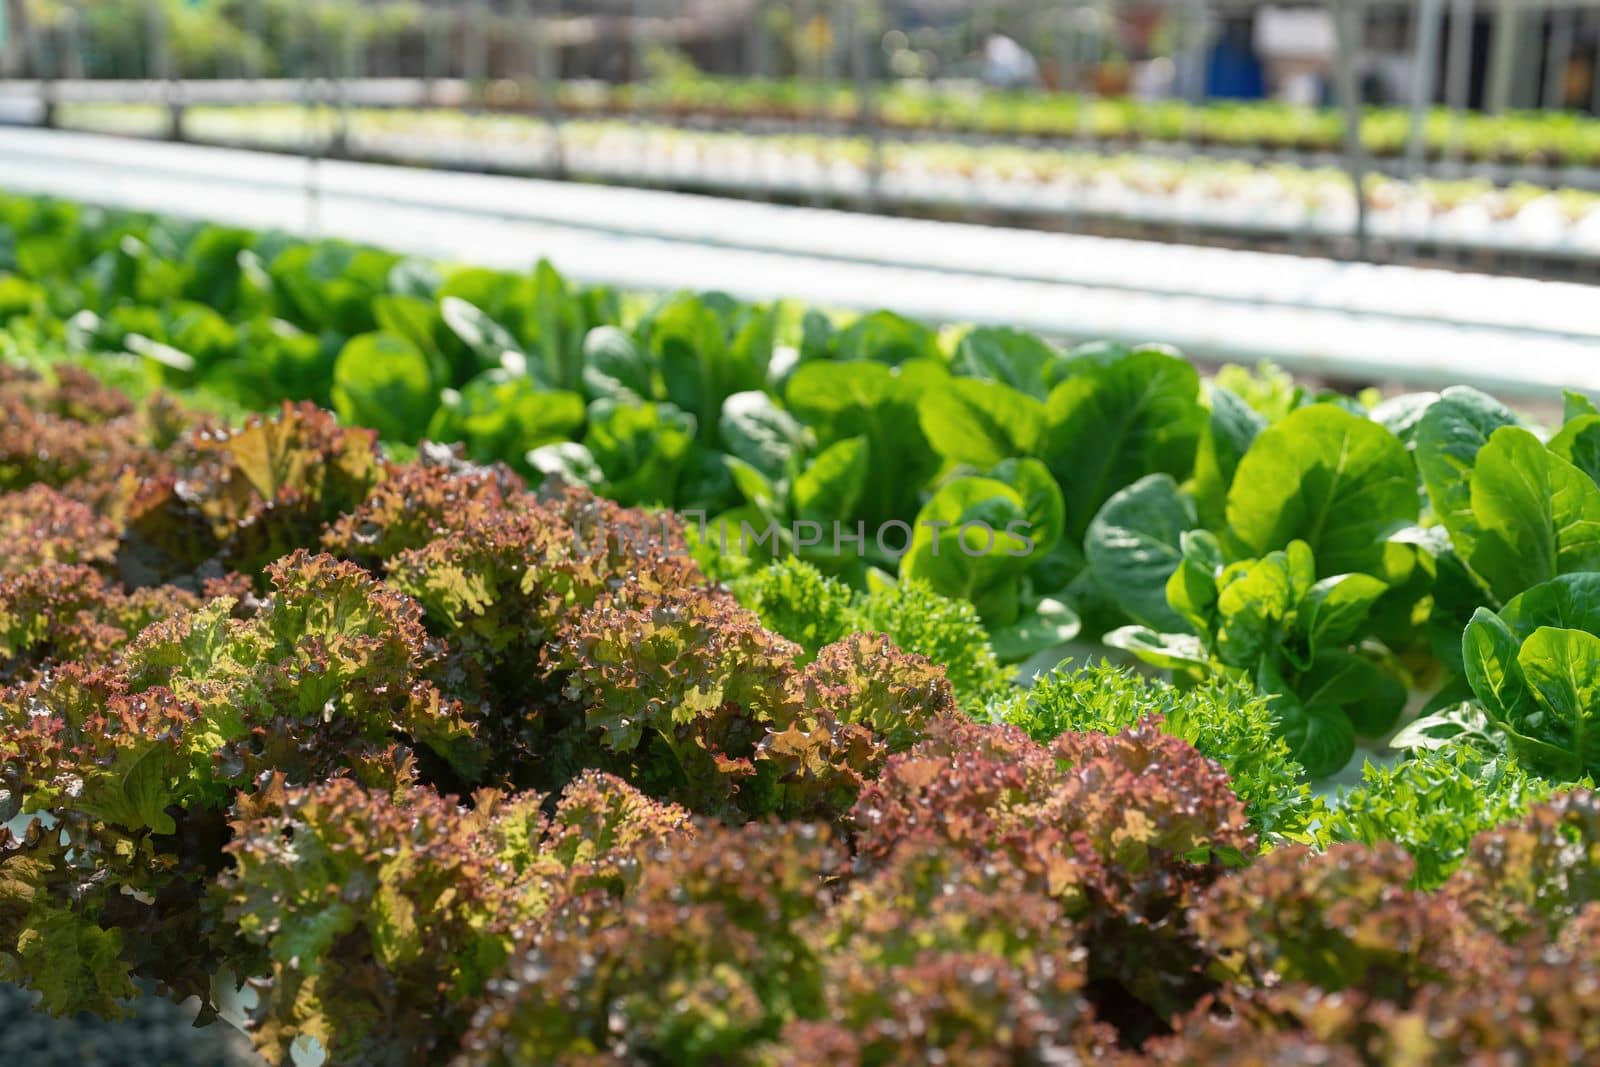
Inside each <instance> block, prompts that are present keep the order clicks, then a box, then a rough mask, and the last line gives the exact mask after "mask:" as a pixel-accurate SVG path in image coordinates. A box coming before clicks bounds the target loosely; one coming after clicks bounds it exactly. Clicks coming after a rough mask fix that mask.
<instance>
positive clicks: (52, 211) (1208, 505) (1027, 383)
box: [0, 198, 1600, 783]
mask: <svg viewBox="0 0 1600 1067" xmlns="http://www.w3.org/2000/svg"><path fill="white" fill-rule="evenodd" d="M0 220H3V221H0V227H3V229H0V235H3V239H0V269H3V270H4V271H5V272H6V273H4V274H3V275H0V319H3V321H4V322H5V323H6V328H7V330H8V332H9V336H10V338H11V340H10V341H9V344H10V346H11V347H12V348H13V349H14V350H16V351H17V352H34V353H38V352H63V351H64V352H66V353H67V354H68V355H69V356H75V357H78V358H84V359H89V360H92V361H94V362H95V365H96V366H98V367H100V368H101V369H102V370H104V371H106V372H108V373H111V372H115V373H118V374H120V375H122V376H123V378H124V380H128V381H131V382H135V383H139V384H140V385H141V387H147V386H148V385H149V384H150V382H151V381H154V382H156V383H158V384H162V385H165V386H168V387H174V388H180V389H186V390H189V391H191V392H192V393H195V394H196V395H200V396H202V397H205V398H206V401H207V402H208V403H213V404H216V405H221V406H223V407H229V406H231V407H236V408H245V409H250V408H257V409H259V408H266V407H270V406H271V405H273V404H276V403H277V402H279V401H281V400H284V399H290V400H309V401H312V402H314V403H317V404H320V405H327V406H331V408H332V409H333V410H334V411H336V412H337V413H338V414H339V416H340V417H341V419H342V420H343V421H344V422H345V423H347V424H349V425H363V426H369V427H372V428H374V429H376V430H377V431H378V432H379V434H380V436H381V437H382V438H383V439H384V440H386V441H389V442H395V443H399V444H403V445H410V444H414V443H416V442H418V441H421V440H423V439H431V440H436V441H444V442H459V443H460V444H461V445H462V446H463V447H464V449H465V454H466V456H467V457H468V458H469V459H471V460H473V461H477V462H491V461H503V462H506V463H508V464H509V465H510V466H511V467H512V468H513V469H515V470H517V471H518V473H520V474H521V475H523V476H524V477H526V478H528V479H530V480H531V481H533V482H535V483H537V482H539V481H541V480H544V479H552V478H556V479H559V480H561V481H564V482H566V483H568V484H577V485H582V486H585V487H587V488H590V489H592V490H594V491H596V492H597V493H599V494H601V495H603V496H605V497H607V498H609V499H612V500H614V501H616V502H618V503H620V504H622V505H625V506H647V507H652V508H670V509H675V510H677V511H679V512H681V513H691V512H693V513H699V514H701V515H703V516H708V517H709V521H707V522H705V523H702V524H700V525H697V526H696V528H695V529H694V530H692V531H691V542H692V545H693V547H694V550H695V554H696V557H697V559H698V560H699V562H700V564H701V566H702V567H703V568H704V569H706V570H707V571H708V573H710V574H711V575H712V576H713V577H716V578H719V579H734V578H737V577H738V576H739V575H740V574H743V573H746V572H748V571H750V570H751V569H754V568H756V567H758V566H759V565H761V564H762V563H764V562H766V561H767V560H768V559H770V558H775V557H783V556H789V555H793V556H796V557H797V558H799V559H802V560H805V561H807V562H809V563H811V564H813V565H815V566H816V567H818V568H819V569H821V570H822V571H823V572H825V573H826V574H828V575H829V576H830V577H832V578H835V579H837V580H838V581H840V582H843V583H844V585H846V586H848V587H850V588H853V589H857V590H869V589H873V588H880V587H885V586H889V585H892V584H893V583H894V582H895V581H897V580H902V581H903V580H914V581H916V582H919V583H924V584H926V585H927V586H928V587H929V588H931V589H932V591H934V592H935V593H938V594H940V595H942V596H946V597H952V598H955V599H959V600H968V601H970V602H971V604H972V606H973V608H974V609H975V610H976V612H977V614H978V616H979V617H980V618H981V620H982V622H983V624H984V627H985V628H986V629H987V631H988V633H989V636H990V642H991V644H992V646H993V647H994V650H995V652H996V654H997V655H998V656H999V658H1000V659H1001V660H1002V661H1003V662H1016V661H1020V660H1024V659H1026V658H1027V657H1029V656H1030V655H1034V654H1038V653H1041V652H1042V651H1043V650H1048V649H1050V648H1053V647H1056V646H1058V645H1059V644H1060V643H1061V642H1062V641H1064V640H1066V639H1069V638H1071V637H1073V636H1074V635H1076V634H1077V633H1078V632H1079V631H1080V630H1082V632H1083V633H1084V635H1085V636H1087V637H1093V638H1099V637H1101V636H1104V637H1105V640H1106V641H1107V642H1108V643H1109V644H1111V645H1114V646H1117V647H1120V648H1123V649H1126V650H1128V651H1130V652H1131V653H1133V654H1134V655H1137V656H1139V657H1140V658H1143V659H1145V660H1147V661H1149V662H1150V663H1152V664H1154V665H1156V666H1158V667H1161V668H1166V669H1171V670H1172V671H1173V672H1174V673H1175V674H1176V675H1177V676H1178V678H1179V679H1180V680H1181V681H1183V682H1185V683H1191V682H1206V681H1227V680H1231V679H1241V678H1242V679H1246V680H1248V681H1249V682H1250V683H1251V684H1253V685H1255V686H1256V687H1257V688H1258V689H1260V690H1261V691H1262V692H1264V693H1266V694H1267V695H1268V696H1269V697H1270V698H1271V699H1272V702H1273V705H1272V707H1273V714H1274V717H1275V720H1276V721H1277V723H1278V729H1279V732H1280V733H1281V734H1282V736H1284V737H1285V739H1286V740H1287V741H1288V744H1289V746H1290V750H1291V752H1292V754H1293V755H1294V757H1295V758H1296V760H1298V761H1299V762H1300V763H1301V764H1302V765H1304V766H1305V767H1306V768H1307V770H1308V771H1309V773H1310V774H1311V775H1313V776H1322V775H1326V774H1329V773H1332V772H1334V771H1337V770H1339V769H1340V768H1341V767H1343V766H1345V765H1346V764H1347V763H1348V762H1349V761H1350V760H1351V758H1352V755H1353V753H1355V752H1356V750H1357V746H1358V741H1361V740H1366V741H1369V742H1379V741H1382V740H1384V739H1387V738H1388V737H1389V735H1390V734H1391V733H1392V732H1393V731H1394V730H1395V729H1396V728H1397V726H1399V725H1401V724H1402V720H1403V718H1404V716H1405V713H1406V711H1407V706H1408V695H1415V694H1421V695H1422V697H1423V698H1424V699H1425V700H1426V706H1425V707H1423V708H1422V709H1421V710H1422V712H1423V716H1424V717H1423V719H1422V721H1421V722H1420V723H1414V724H1412V725H1411V726H1410V727H1409V728H1407V729H1406V730H1405V732H1404V733H1403V734H1402V736H1401V738H1400V740H1401V741H1402V743H1404V744H1407V745H1410V746H1412V747H1418V746H1420V747H1429V746H1437V745H1442V744H1443V745H1452V746H1466V747H1470V748H1471V749H1473V750H1474V751H1475V752H1477V753H1478V754H1479V755H1480V756H1481V757H1482V758H1484V759H1490V760H1497V759H1501V758H1506V759H1513V760H1515V761H1516V762H1518V763H1519V764H1522V765H1525V766H1527V767H1528V769H1530V770H1532V771H1534V772H1536V773H1538V774H1540V775H1541V776H1544V777H1546V778H1548V779H1549V780H1551V781H1554V782H1558V783H1567V782H1575V781H1579V780H1581V779H1583V778H1584V777H1586V776H1590V775H1593V774H1594V773H1595V771H1596V769H1597V768H1600V729H1596V718H1595V716H1596V714H1597V711H1596V709H1595V707H1594V706H1593V703H1592V702H1591V700H1590V699H1589V690H1588V688H1587V687H1586V683H1585V681H1584V677H1583V675H1582V674H1581V672H1580V673H1574V671H1573V670H1572V669H1570V668H1574V667H1579V666H1582V665H1583V664H1584V663H1585V662H1586V661H1587V660H1588V659H1591V658H1592V657H1588V656H1587V649H1588V648H1589V645H1590V643H1593V642H1596V641H1600V637H1596V634H1597V633H1600V625H1597V619H1596V618H1592V617H1590V616H1589V615H1588V614H1585V613H1583V612H1579V611H1574V610H1570V609H1569V605H1571V604H1575V603H1576V604H1582V603H1584V602H1585V600H1586V596H1585V590H1586V588H1587V583H1589V582H1591V581H1593V578H1592V574H1593V573H1594V572H1595V571H1597V570H1600V521H1597V520H1600V485H1597V484H1596V480H1595V479H1596V475H1597V474H1600V450H1597V449H1600V445H1597V442H1600V412H1597V410H1596V408H1595V406H1594V405H1593V403H1592V402H1590V401H1589V400H1588V399H1587V398H1585V397H1582V396H1579V395H1576V394H1574V395H1572V396H1570V397H1569V398H1568V401H1567V409H1566V413H1565V417H1564V420H1563V423H1562V425H1561V426H1560V427H1559V428H1557V429H1556V430H1555V431H1554V432H1553V433H1551V432H1548V431H1545V430H1541V429H1538V428H1535V427H1529V426H1527V425H1524V424H1523V422H1522V420H1521V419H1519V417H1518V416H1517V415H1516V414H1515V413H1514V412H1512V411H1511V410H1509V409H1507V408H1506V407H1505V406H1503V405H1501V404H1499V403H1498V402H1496V401H1495V400H1493V399H1492V398H1490V397H1488V396H1486V395H1484V394H1482V393H1479V392H1477V391H1474V390H1471V389H1466V388H1454V389H1448V390H1445V391H1444V392H1443V393H1442V394H1434V393H1419V394H1408V395H1403V396H1398V397H1393V398H1391V399H1388V400H1386V401H1383V402H1381V403H1378V402H1375V401H1374V400H1373V398H1370V397H1369V398H1365V399H1362V398H1350V397H1346V396H1341V395H1338V394H1332V393H1320V394H1314V393H1307V392H1306V391H1304V390H1301V389H1298V388H1296V387H1294V386H1293V384H1292V383H1290V382H1288V381H1286V380H1285V379H1283V378H1282V377H1281V376H1274V375H1270V374H1268V375H1264V376H1261V377H1252V376H1250V375H1248V374H1242V373H1235V374H1231V375H1228V376H1226V377H1222V376H1219V377H1218V378H1217V379H1213V380H1210V381H1202V380H1201V378H1200V376H1199V375H1198V374H1197V373H1196V371H1195V369H1194V368H1193V367H1192V366H1191V365H1190V364H1189V363H1187V362H1186V361H1185V360H1183V359H1182V358H1181V357H1180V356H1179V355H1178V354H1176V353H1174V352H1172V351H1170V350H1166V349H1162V348H1160V347H1156V346H1145V347H1138V348H1128V347H1123V346H1117V345H1103V344H1102V345H1089V346H1084V347H1081V348H1078V349H1074V350H1072V351H1069V352H1065V353H1063V352H1060V351H1058V350H1057V349H1055V348H1053V347H1051V346H1050V345H1048V344H1046V343H1045V342H1043V341H1041V340H1040V339H1038V338H1036V337H1033V336H1030V335H1027V334H1024V333H1020V332H1017V331H1012V330H1006V329H1000V328H981V329H973V330H967V331H945V332H937V331H934V330H932V329H930V328H928V327H926V326H924V325H922V324H920V323H917V322H913V321H911V320H908V319H905V318H902V317H900V316H897V315H895V314H893V313H891V312H886V311H885V312H876V313H872V314H867V315H863V316H860V317H857V318H855V319H853V320H850V321H843V320H841V319H839V318H836V317H832V316H829V315H827V314H824V313H822V312H819V311H815V310H810V311H804V312H802V311H800V310H799V309H797V308H794V307H792V306H789V305H759V304H749V303H742V302H739V301H736V300H733V299H731V298H729V297H726V296H722V295H718V294H679V295H675V296H670V297H667V298H663V299H658V300H657V299H645V298H640V297H636V296H625V295H622V294H618V293H615V292H612V291H609V290H606V289H601V288H588V287H581V286H576V285H573V284H572V283H570V282H568V281H567V280H565V279H564V278H562V277H561V276H560V275H559V274H558V273H557V272H556V270H555V269H554V268H553V267H551V266H550V265H549V264H545V263H541V264H539V266H538V267H537V268H536V269H534V270H532V271H531V272H529V273H526V274H518V273H510V272H503V271H493V270H486V269H481V268H472V267H462V268H441V267H440V266H438V265H435V264H431V263H426V262H421V261H418V260H415V259H410V258H405V257H401V256H397V255H394V254H391V253H387V252H383V251H380V250H377V249H372V248H362V247H353V246H349V245H344V244H339V243H335V242H326V241H325V242H315V243H306V242H302V241H298V240H295V239H291V238H289V237H286V236H284V235H281V234H255V233H250V232H247V231H243V230H237V229H226V228H219V227H215V226H205V225H199V224H194V223H180V222H175V221H171V220H161V219H154V218H150V217H145V216H136V215H127V214H119V213H108V212H104V211H100V210H97V209H91V208H84V207H80V206H77V205H72V204H66V203H59V202H46V201H38V200H31V199H25V198H10V199H6V200H4V201H0ZM747 531H748V532H754V533H756V534H757V536H755V537H752V536H748V535H747ZM797 531H798V532H799V533H798V534H797ZM1469 624H1470V626H1469ZM1464 635H1465V636H1464ZM1411 710H1416V709H1415V707H1414V706H1413V707H1412V709H1411Z"/></svg>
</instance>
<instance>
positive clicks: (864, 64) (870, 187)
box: [849, 0, 883, 211]
mask: <svg viewBox="0 0 1600 1067" xmlns="http://www.w3.org/2000/svg"><path fill="white" fill-rule="evenodd" d="M849 10H850V23H851V25H850V62H851V66H853V67H854V68H855V82H856V123H857V127H858V132H859V133H860V135H861V136H862V137H863V138H865V139H866V142H867V190H866V195H865V197H864V198H863V201H862V205H861V206H862V207H864V208H865V209H866V210H868V211H876V210H877V208H878V193H879V186H880V184H881V183H882V180H883V138H882V131H881V130H880V129H879V125H878V101H877V97H876V95H875V94H874V93H873V84H872V83H873V76H872V42H873V41H874V40H876V39H877V38H878V36H879V34H878V32H877V31H878V29H879V28H880V26H879V20H878V18H877V14H878V13H877V10H876V9H875V7H874V6H873V0H852V3H851V6H850V8H849Z"/></svg>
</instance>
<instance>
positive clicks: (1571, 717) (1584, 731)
mask: <svg viewBox="0 0 1600 1067" xmlns="http://www.w3.org/2000/svg"><path fill="white" fill-rule="evenodd" d="M1597 587H1600V584H1597V577H1596V575H1594V574H1592V573H1579V574H1568V575H1564V576H1562V577H1559V578H1555V579H1552V580H1551V581H1548V582H1545V583H1543V584H1541V585H1536V586H1534V587H1532V588H1531V589H1528V590H1527V591H1526V592H1523V593H1521V594H1519V595H1518V596H1516V597H1513V598H1512V600H1511V601H1510V603H1508V604H1507V605H1506V606H1505V608H1504V609H1502V610H1501V612H1500V613H1499V614H1498V615H1497V614H1495V613H1493V612H1491V611H1489V610H1488V609H1487V608H1479V609H1478V610H1477V613H1476V614H1474V615H1473V617H1472V621H1471V622H1470V623H1469V624H1468V625H1467V629H1466V632H1465V633H1464V634H1463V635H1462V646H1461V647H1462V658H1463V660H1464V662H1465V664H1466V674H1467V680H1468V682H1470V683H1471V685H1472V690H1473V692H1474V694H1476V696H1477V698H1478V701H1479V702H1480V703H1481V704H1482V706H1483V708H1484V710H1485V711H1486V712H1487V713H1488V716H1489V718H1490V719H1491V720H1492V721H1493V723H1494V725H1495V727H1496V728H1497V729H1498V730H1500V731H1502V732H1503V733H1504V735H1505V736H1506V737H1507V738H1508V739H1509V740H1510V743H1511V746H1512V748H1513V749H1515V750H1516V752H1517V754H1518V756H1519V757H1520V758H1521V759H1522V760H1523V761H1524V762H1525V763H1527V765H1528V766H1529V767H1532V768H1534V769H1536V770H1539V771H1541V772H1543V773H1546V774H1549V775H1552V776H1554V777H1556V778H1557V780H1562V781H1572V780H1574V779H1577V778H1579V777H1582V776H1585V775H1587V776H1589V777H1591V778H1593V777H1594V776H1595V775H1597V774H1600V695H1597V694H1596V692H1595V685H1596V680H1595V678H1594V670H1595V666H1594V665H1595V662H1596V661H1595V656H1596V654H1600V636H1596V635H1597V633H1600V613H1597V609H1596V601H1595V599H1594V598H1595V594H1596V591H1597Z"/></svg>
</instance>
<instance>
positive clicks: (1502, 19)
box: [1484, 4, 1522, 115]
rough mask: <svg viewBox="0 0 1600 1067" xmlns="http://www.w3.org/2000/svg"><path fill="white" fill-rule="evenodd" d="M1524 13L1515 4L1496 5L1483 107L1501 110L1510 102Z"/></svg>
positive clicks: (1490, 35)
mask: <svg viewBox="0 0 1600 1067" xmlns="http://www.w3.org/2000/svg"><path fill="white" fill-rule="evenodd" d="M1521 30H1522V18H1521V13H1520V12H1519V11H1518V10H1517V9H1516V8H1515V7H1513V6H1512V5H1509V4H1501V5H1500V6H1499V7H1497V8H1495V12H1494V23H1493V25H1492V26H1491V27H1490V29H1489V84H1488V91H1487V93H1486V95H1485V97H1484V110H1485V111H1488V112H1491V113H1492V114H1497V115H1498V114H1499V113H1500V112H1502V111H1505V110H1506V109H1507V108H1509V107H1510V106H1511V86H1512V77H1513V76H1514V74H1515V71H1514V69H1513V68H1514V67H1515V66H1516V64H1517V52H1518V47H1517V41H1518V38H1519V37H1520V36H1521Z"/></svg>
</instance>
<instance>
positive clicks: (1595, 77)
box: [1589, 15, 1600, 115]
mask: <svg viewBox="0 0 1600 1067" xmlns="http://www.w3.org/2000/svg"><path fill="white" fill-rule="evenodd" d="M1594 31H1595V36H1596V37H1600V15H1596V16H1595V18H1594ZM1591 71H1592V76H1591V77H1590V79H1589V80H1590V83H1591V84H1590V86H1589V112H1590V113H1591V114H1594V115H1600V55H1597V56H1596V57H1595V66H1594V67H1593V68H1591Z"/></svg>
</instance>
